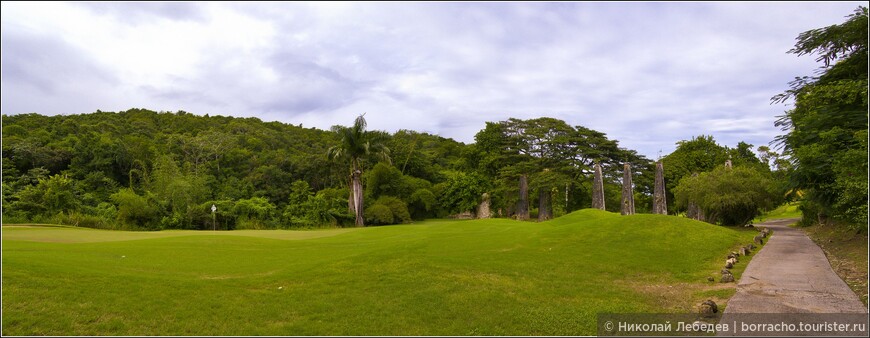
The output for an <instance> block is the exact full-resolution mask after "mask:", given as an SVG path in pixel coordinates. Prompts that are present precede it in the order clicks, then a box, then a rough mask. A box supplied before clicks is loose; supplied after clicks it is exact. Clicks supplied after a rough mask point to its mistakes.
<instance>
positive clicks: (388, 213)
mask: <svg viewBox="0 0 870 338" xmlns="http://www.w3.org/2000/svg"><path fill="white" fill-rule="evenodd" d="M365 214H366V222H367V223H369V224H372V225H386V224H393V211H392V210H390V207H388V206H386V205H383V204H375V205H372V206H371V207H369V208H368V209H367V210H366V211H365Z"/></svg>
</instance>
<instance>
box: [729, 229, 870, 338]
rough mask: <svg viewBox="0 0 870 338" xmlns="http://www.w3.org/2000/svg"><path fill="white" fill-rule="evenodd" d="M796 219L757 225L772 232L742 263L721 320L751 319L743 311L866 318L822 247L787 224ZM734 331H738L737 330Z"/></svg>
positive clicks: (864, 311)
mask: <svg viewBox="0 0 870 338" xmlns="http://www.w3.org/2000/svg"><path fill="white" fill-rule="evenodd" d="M796 221H797V219H786V220H773V221H769V222H765V223H762V224H756V226H760V227H767V228H770V230H772V231H773V235H772V236H768V237H767V239H766V240H767V241H768V242H766V245H765V246H764V247H763V248H762V249H761V250H760V251H757V252H756V253H755V256H754V257H752V261H751V262H750V263H749V265H747V267H746V270H745V271H744V272H743V275H742V276H741V277H740V281H739V282H738V284H737V292H736V293H735V294H734V296H733V297H731V299H730V300H729V301H728V305H727V306H726V308H725V311H724V313H723V317H722V322H726V323H730V322H732V320H733V319H734V318H741V319H745V318H747V317H750V315H747V314H756V315H753V316H754V318H758V317H766V316H765V315H762V316H759V315H757V314H779V316H780V317H783V318H785V317H793V318H797V317H803V318H806V317H807V316H806V315H798V314H820V313H826V314H834V313H837V314H844V313H851V314H864V315H861V316H859V317H858V318H862V317H863V318H866V313H867V308H866V307H865V306H864V304H863V303H861V301H860V300H859V299H858V296H857V295H855V293H854V292H853V291H852V290H851V289H850V288H849V286H848V285H846V283H845V282H843V280H842V279H840V277H839V276H837V274H836V273H835V272H834V270H833V269H832V268H831V264H830V263H829V262H828V259H827V258H826V257H825V253H824V252H823V251H822V249H821V248H819V246H818V245H816V244H815V243H814V242H813V241H812V240H811V239H810V238H809V237H807V235H806V234H804V233H803V231H801V230H800V229H796V228H791V227H789V226H788V225H789V224H792V223H794V222H796ZM741 263H742V262H740V263H738V264H741ZM783 314H793V315H783ZM741 316H743V317H741ZM850 317H854V315H852V316H850ZM750 318H752V317H750ZM771 318H773V317H771ZM834 319H836V318H834ZM759 320H761V318H759ZM841 322H842V321H841ZM865 330H866V329H865ZM864 332H865V333H866V331H864ZM742 333H743V334H752V332H742ZM756 333H757V332H756ZM793 333H794V332H792V334H793ZM720 334H721V333H720ZM725 334H728V333H725ZM829 334H830V333H829ZM840 334H844V333H840ZM845 334H846V335H848V334H849V333H845ZM737 335H741V334H740V333H739V332H738V333H737ZM762 335H764V334H762ZM834 335H838V334H834Z"/></svg>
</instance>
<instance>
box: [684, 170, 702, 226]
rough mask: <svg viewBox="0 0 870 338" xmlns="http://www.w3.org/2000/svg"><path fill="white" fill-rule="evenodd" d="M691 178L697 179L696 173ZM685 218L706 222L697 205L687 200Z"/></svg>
mask: <svg viewBox="0 0 870 338" xmlns="http://www.w3.org/2000/svg"><path fill="white" fill-rule="evenodd" d="M692 177H698V173H693V174H692ZM686 217H688V218H691V219H694V220H699V221H702V222H706V220H705V219H704V211H703V210H701V207H699V206H698V204H697V203H695V201H692V200H689V207H688V209H687V210H686Z"/></svg>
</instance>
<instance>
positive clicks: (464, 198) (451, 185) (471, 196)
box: [440, 172, 487, 213]
mask: <svg viewBox="0 0 870 338" xmlns="http://www.w3.org/2000/svg"><path fill="white" fill-rule="evenodd" d="M447 177H448V179H447V182H445V188H444V191H442V192H441V195H440V196H441V198H440V202H441V205H442V206H443V207H444V208H445V209H446V210H447V211H448V212H450V213H462V212H466V211H472V210H475V209H476V208H477V205H478V204H479V203H480V198H481V196H482V195H483V193H485V192H487V183H486V180H485V179H484V178H483V177H481V176H480V175H478V174H475V173H464V172H452V173H447Z"/></svg>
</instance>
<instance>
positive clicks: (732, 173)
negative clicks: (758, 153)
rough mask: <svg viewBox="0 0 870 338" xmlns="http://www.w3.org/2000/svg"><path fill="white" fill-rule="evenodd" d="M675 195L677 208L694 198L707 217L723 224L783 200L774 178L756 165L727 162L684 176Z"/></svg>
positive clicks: (743, 220) (738, 221) (748, 217)
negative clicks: (742, 165) (693, 174)
mask: <svg viewBox="0 0 870 338" xmlns="http://www.w3.org/2000/svg"><path fill="white" fill-rule="evenodd" d="M674 197H675V199H676V201H675V203H676V205H677V207H678V208H680V207H682V208H685V207H687V206H688V203H689V202H690V201H693V202H695V203H697V204H698V207H700V208H701V210H703V211H704V215H705V216H706V218H707V221H709V222H711V223H718V224H721V225H743V224H746V223H748V222H749V221H751V220H752V219H753V218H755V217H756V216H758V215H761V213H762V212H763V211H765V210H771V209H773V208H774V207H776V206H777V205H779V204H780V202H781V200H782V198H781V196H780V195H779V194H778V193H777V189H776V187H775V186H774V184H773V182H772V181H771V180H770V179H769V178H768V177H767V176H765V175H764V174H762V173H761V172H759V171H757V170H756V169H753V168H751V167H734V168H733V169H728V168H726V167H724V166H721V167H718V168H716V169H714V170H713V171H710V172H706V173H702V174H700V175H698V176H694V177H691V176H687V177H684V178H683V179H681V180H680V183H679V185H677V187H676V189H674Z"/></svg>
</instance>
